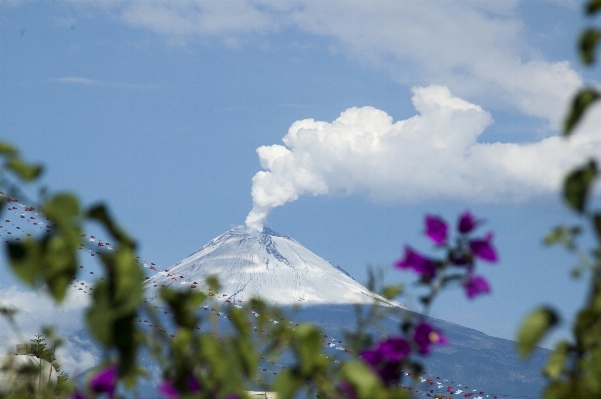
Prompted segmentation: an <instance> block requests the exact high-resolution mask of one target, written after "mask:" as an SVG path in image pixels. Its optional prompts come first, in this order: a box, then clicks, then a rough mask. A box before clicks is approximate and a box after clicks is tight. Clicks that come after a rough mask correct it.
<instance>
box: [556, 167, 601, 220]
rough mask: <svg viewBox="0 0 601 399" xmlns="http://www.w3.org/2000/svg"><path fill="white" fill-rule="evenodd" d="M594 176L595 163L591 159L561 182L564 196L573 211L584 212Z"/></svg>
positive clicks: (595, 170)
mask: <svg viewBox="0 0 601 399" xmlns="http://www.w3.org/2000/svg"><path fill="white" fill-rule="evenodd" d="M596 176H597V164H596V163H595V161H593V160H590V161H589V162H588V163H587V164H586V165H584V166H583V167H581V168H577V169H575V170H573V171H572V172H570V173H569V174H568V175H567V176H566V178H565V180H564V183H563V194H564V198H565V200H566V202H567V203H568V205H569V206H570V207H571V208H572V209H574V210H575V211H577V212H580V213H582V212H584V210H585V208H586V203H587V200H588V195H589V192H590V188H591V185H592V183H593V182H594V180H595V177H596Z"/></svg>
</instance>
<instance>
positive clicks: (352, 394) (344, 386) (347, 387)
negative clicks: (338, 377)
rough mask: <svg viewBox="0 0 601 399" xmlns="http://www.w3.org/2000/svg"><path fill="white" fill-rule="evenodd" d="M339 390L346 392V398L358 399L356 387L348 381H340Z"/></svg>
mask: <svg viewBox="0 0 601 399" xmlns="http://www.w3.org/2000/svg"><path fill="white" fill-rule="evenodd" d="M337 388H338V390H339V391H341V392H342V393H344V395H345V396H344V397H345V398H346V399H358V398H359V397H358V396H357V392H356V391H355V388H354V387H353V386H352V385H351V384H350V383H349V382H348V381H344V380H343V381H340V382H339V383H338V387H337Z"/></svg>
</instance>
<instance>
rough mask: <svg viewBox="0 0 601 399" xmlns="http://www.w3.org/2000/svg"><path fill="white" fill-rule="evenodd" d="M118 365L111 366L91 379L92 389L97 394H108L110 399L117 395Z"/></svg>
mask: <svg viewBox="0 0 601 399" xmlns="http://www.w3.org/2000/svg"><path fill="white" fill-rule="evenodd" d="M117 371H118V368H117V365H111V366H108V367H107V368H105V369H104V370H101V371H99V372H98V373H97V374H96V375H95V376H93V377H92V378H91V379H90V388H91V389H92V391H94V392H96V393H107V394H108V395H109V397H111V398H112V397H113V396H114V395H115V386H116V385H117Z"/></svg>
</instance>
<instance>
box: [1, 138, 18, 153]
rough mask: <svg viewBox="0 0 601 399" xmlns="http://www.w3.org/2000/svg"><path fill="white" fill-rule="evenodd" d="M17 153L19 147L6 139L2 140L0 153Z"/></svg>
mask: <svg viewBox="0 0 601 399" xmlns="http://www.w3.org/2000/svg"><path fill="white" fill-rule="evenodd" d="M4 154H6V155H16V154H17V149H16V148H15V147H14V146H13V145H12V144H9V143H7V142H6V141H0V155H4Z"/></svg>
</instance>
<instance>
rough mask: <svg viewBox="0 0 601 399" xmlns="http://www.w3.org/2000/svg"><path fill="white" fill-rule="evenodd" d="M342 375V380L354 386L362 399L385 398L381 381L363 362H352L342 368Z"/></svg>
mask: <svg viewBox="0 0 601 399" xmlns="http://www.w3.org/2000/svg"><path fill="white" fill-rule="evenodd" d="M341 373H342V378H343V379H344V380H345V381H347V382H348V383H349V384H351V385H352V386H353V388H354V389H355V392H356V393H357V396H358V397H359V398H360V399H371V398H381V397H384V396H383V395H382V391H383V386H382V383H381V381H380V379H379V378H378V377H377V376H376V375H374V373H373V372H372V371H371V370H370V369H369V367H368V366H367V365H365V364H364V363H363V362H360V361H357V360H353V361H350V362H348V363H346V364H345V365H344V366H343V367H342V370H341Z"/></svg>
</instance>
